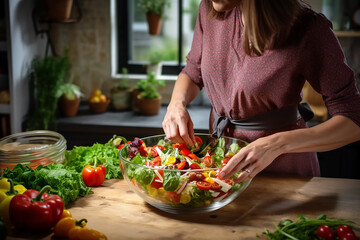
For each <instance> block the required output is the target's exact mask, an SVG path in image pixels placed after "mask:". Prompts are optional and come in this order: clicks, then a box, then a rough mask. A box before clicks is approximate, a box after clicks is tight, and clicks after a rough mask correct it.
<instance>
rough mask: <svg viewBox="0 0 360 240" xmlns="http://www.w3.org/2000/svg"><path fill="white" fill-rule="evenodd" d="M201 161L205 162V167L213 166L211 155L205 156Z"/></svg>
mask: <svg viewBox="0 0 360 240" xmlns="http://www.w3.org/2000/svg"><path fill="white" fill-rule="evenodd" d="M201 162H202V163H204V164H205V167H207V168H209V167H211V165H212V163H213V161H212V158H211V157H210V156H206V157H204V158H203V160H202V161H201Z"/></svg>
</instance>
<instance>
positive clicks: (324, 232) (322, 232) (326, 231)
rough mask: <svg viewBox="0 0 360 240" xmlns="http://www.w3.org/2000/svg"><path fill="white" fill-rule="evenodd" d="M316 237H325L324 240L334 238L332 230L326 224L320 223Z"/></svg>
mask: <svg viewBox="0 0 360 240" xmlns="http://www.w3.org/2000/svg"><path fill="white" fill-rule="evenodd" d="M317 235H318V237H320V238H322V239H325V240H332V239H335V235H334V232H333V231H332V230H331V228H330V227H329V226H328V225H321V226H319V227H318V229H317Z"/></svg>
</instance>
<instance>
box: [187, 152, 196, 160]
mask: <svg viewBox="0 0 360 240" xmlns="http://www.w3.org/2000/svg"><path fill="white" fill-rule="evenodd" d="M188 157H189V158H191V159H192V160H197V158H198V157H197V156H196V155H195V154H193V153H190V154H189V155H188Z"/></svg>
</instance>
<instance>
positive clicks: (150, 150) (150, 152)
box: [144, 147, 159, 157]
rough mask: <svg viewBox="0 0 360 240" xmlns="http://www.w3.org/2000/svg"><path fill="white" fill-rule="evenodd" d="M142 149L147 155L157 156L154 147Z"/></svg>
mask: <svg viewBox="0 0 360 240" xmlns="http://www.w3.org/2000/svg"><path fill="white" fill-rule="evenodd" d="M144 149H145V151H146V152H147V153H148V155H149V154H150V155H151V156H153V157H157V156H159V154H158V152H157V151H156V149H155V148H154V147H145V148H144Z"/></svg>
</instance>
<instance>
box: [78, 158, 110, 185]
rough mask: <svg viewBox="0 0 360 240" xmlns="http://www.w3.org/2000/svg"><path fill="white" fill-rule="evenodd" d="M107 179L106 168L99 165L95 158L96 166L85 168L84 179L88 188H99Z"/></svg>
mask: <svg viewBox="0 0 360 240" xmlns="http://www.w3.org/2000/svg"><path fill="white" fill-rule="evenodd" d="M105 177H106V168H105V167H104V165H100V164H99V165H97V158H95V163H94V166H91V165H87V166H85V167H84V168H83V171H82V178H83V180H84V183H85V184H86V186H88V187H98V186H100V185H101V184H103V182H104V180H105Z"/></svg>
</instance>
